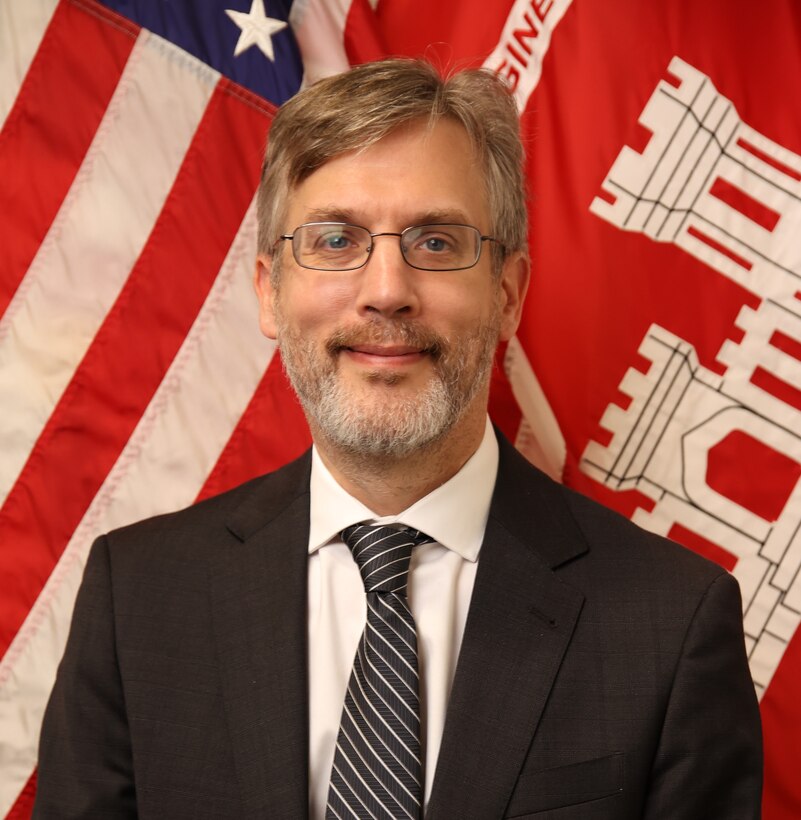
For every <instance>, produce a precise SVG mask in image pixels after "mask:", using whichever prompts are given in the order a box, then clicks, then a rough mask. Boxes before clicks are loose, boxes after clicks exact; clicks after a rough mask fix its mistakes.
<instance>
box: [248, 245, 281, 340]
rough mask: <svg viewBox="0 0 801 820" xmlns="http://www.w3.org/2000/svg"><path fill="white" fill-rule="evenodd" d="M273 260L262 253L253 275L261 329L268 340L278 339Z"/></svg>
mask: <svg viewBox="0 0 801 820" xmlns="http://www.w3.org/2000/svg"><path fill="white" fill-rule="evenodd" d="M272 267H273V258H272V257H271V256H267V254H264V253H260V254H259V255H258V256H257V257H256V270H255V272H254V274H253V286H254V287H255V289H256V296H257V298H258V300H259V327H260V328H261V332H262V333H263V334H264V335H265V336H266V337H267V338H268V339H276V338H278V334H277V332H276V329H275V304H274V302H275V289H274V288H273V285H272V281H271V279H270V272H271V271H272Z"/></svg>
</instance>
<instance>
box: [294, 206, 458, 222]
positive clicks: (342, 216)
mask: <svg viewBox="0 0 801 820" xmlns="http://www.w3.org/2000/svg"><path fill="white" fill-rule="evenodd" d="M304 221H305V222H347V223H348V224H349V225H361V223H362V219H361V218H360V217H357V216H355V212H354V211H350V210H343V209H342V208H339V207H337V206H334V205H328V206H325V207H322V208H312V209H311V210H309V211H307V212H306V215H305V217H304ZM407 222H408V224H407V225H405V226H404V227H411V226H412V225H437V224H439V225H471V224H472V223H471V222H470V219H469V217H468V216H467V214H465V212H464V211H460V210H459V209H457V208H453V209H450V208H446V209H437V210H431V211H422V212H419V213H417V214H416V215H415V216H414V217H412V218H411V219H410V220H407ZM365 227H366V226H365Z"/></svg>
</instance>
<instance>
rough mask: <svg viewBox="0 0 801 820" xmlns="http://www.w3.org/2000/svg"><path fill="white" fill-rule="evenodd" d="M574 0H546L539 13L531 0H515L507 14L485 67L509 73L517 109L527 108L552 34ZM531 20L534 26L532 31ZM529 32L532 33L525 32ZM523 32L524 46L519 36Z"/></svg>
mask: <svg viewBox="0 0 801 820" xmlns="http://www.w3.org/2000/svg"><path fill="white" fill-rule="evenodd" d="M572 1H573V0H543V2H539V3H537V6H538V11H539V15H542V16H543V17H544V20H542V21H541V20H540V17H539V15H538V14H537V12H536V11H534V9H533V8H532V6H533V5H534V4H533V3H532V2H531V0H516V2H515V4H514V5H513V6H512V8H511V10H510V12H509V16H508V17H507V18H506V24H505V25H504V28H503V32H502V33H501V38H500V40H499V41H498V45H497V46H495V50H494V51H493V52H492V54H490V55H489V57H487V59H486V60H484V67H485V68H489V69H491V70H492V71H496V72H498V73H499V74H500V75H501V76H502V77H506V78H507V79H508V80H509V81H510V82H511V84H512V85H513V87H514V93H515V98H516V100H517V105H518V109H519V110H520V111H525V110H526V106H527V105H528V98H529V97H530V96H531V94H532V92H533V91H534V89H535V88H536V87H537V83H539V81H540V77H541V76H542V61H543V60H544V59H545V55H546V54H547V53H548V49H549V47H550V45H551V36H552V35H553V32H554V29H555V28H556V26H557V25H558V24H559V21H560V20H561V19H562V17H563V16H564V13H565V12H566V11H567V9H568V7H569V6H570V4H571V3H572ZM529 21H531V23H532V24H533V26H534V29H535V31H534V33H530V26H529ZM526 32H529V33H526ZM516 34H517V35H518V36H522V37H523V39H524V42H525V47H524V46H523V45H521V42H520V41H519V40H518V39H517V37H516Z"/></svg>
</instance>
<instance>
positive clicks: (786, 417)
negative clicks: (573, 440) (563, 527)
mask: <svg viewBox="0 0 801 820" xmlns="http://www.w3.org/2000/svg"><path fill="white" fill-rule="evenodd" d="M669 70H670V73H671V74H672V75H673V76H674V77H675V78H677V80H678V81H679V84H678V86H677V87H676V86H674V85H672V84H671V83H669V82H666V81H660V83H659V84H658V86H657V88H656V91H655V92H654V94H653V95H652V97H651V99H650V100H649V101H648V103H647V104H646V106H645V109H644V110H643V113H642V115H641V117H640V122H641V123H642V124H643V125H644V126H645V127H647V128H648V129H649V130H650V131H652V132H653V136H652V137H651V140H650V142H649V144H648V146H647V148H646V149H645V150H644V151H643V153H642V154H639V153H636V152H635V151H633V150H631V149H630V148H628V147H624V148H623V150H622V151H621V152H620V154H619V155H618V157H617V159H616V160H615V162H614V164H613V165H612V168H611V169H610V171H609V174H608V175H607V178H606V179H605V180H604V182H603V185H602V187H603V189H604V191H605V192H606V196H605V197H597V198H596V199H595V200H594V201H593V203H592V205H591V206H590V210H591V211H592V212H593V213H594V214H596V215H597V216H599V217H601V218H603V219H605V220H607V221H609V222H611V223H612V224H614V225H616V226H617V227H619V228H621V229H623V230H627V231H637V232H641V233H644V234H646V235H647V236H649V237H650V238H651V239H653V240H655V241H657V242H672V243H674V244H676V245H678V246H679V247H680V248H682V249H683V250H685V251H687V253H690V254H692V255H693V256H695V257H696V258H698V259H700V260H701V261H703V262H704V263H705V264H706V265H708V266H710V267H711V268H713V269H714V270H716V271H717V272H718V273H720V274H722V275H723V276H726V277H728V278H730V279H732V280H734V281H735V282H737V283H738V284H740V285H742V286H743V287H745V288H747V289H748V290H750V291H751V292H752V293H754V294H755V295H756V296H757V297H759V298H761V300H762V301H761V303H760V304H759V306H758V307H757V308H756V309H752V308H750V307H747V306H746V307H743V308H742V310H741V311H740V314H739V316H738V318H737V321H736V324H737V326H738V328H740V330H741V331H743V333H744V335H743V336H742V339H741V340H740V341H739V342H736V343H735V342H732V341H727V342H725V343H724V344H723V346H722V347H721V349H720V352H719V354H718V357H717V358H718V361H719V362H721V363H722V364H723V365H725V366H726V372H725V374H724V375H722V376H721V375H718V374H716V373H714V372H712V371H711V370H709V369H706V368H704V367H701V366H700V365H699V363H698V360H697V358H696V355H695V351H694V349H693V347H692V345H690V344H688V343H687V342H686V341H684V340H682V339H679V338H678V337H676V336H674V335H673V334H672V333H670V332H668V331H667V330H665V329H664V328H662V327H659V326H657V325H653V326H652V327H651V328H650V329H649V331H648V333H647V334H646V337H645V339H643V341H642V344H641V346H640V349H639V353H640V355H641V356H643V357H644V358H645V359H647V360H649V361H650V362H651V365H650V368H649V369H648V372H647V373H642V372H640V371H638V370H635V369H631V370H629V371H628V373H627V374H626V375H625V377H624V378H623V380H622V382H621V384H620V389H621V391H622V392H623V393H624V394H626V395H628V396H630V397H631V404H630V405H629V406H628V407H627V408H626V409H625V410H624V409H622V408H620V407H618V406H616V405H614V404H612V405H610V406H609V407H608V408H607V410H606V412H605V413H604V416H603V419H602V421H601V424H602V426H603V427H605V428H606V429H608V430H609V431H610V432H611V433H612V434H613V437H612V440H611V441H610V443H609V444H608V445H606V446H603V445H601V444H599V443H597V442H591V443H590V444H588V446H587V447H586V449H585V451H584V454H583V458H582V469H583V470H584V471H585V472H586V473H588V474H589V475H590V476H592V477H593V478H595V479H596V480H598V481H600V482H603V483H604V484H606V485H607V486H608V487H610V488H612V489H615V490H626V489H634V488H636V489H637V490H639V491H640V492H642V493H644V494H645V495H647V496H648V497H650V498H651V499H652V500H653V501H654V506H653V508H652V509H651V511H650V512H648V511H645V510H642V509H640V510H638V511H637V512H636V513H635V515H634V516H633V518H634V520H635V521H636V522H637V523H639V524H641V525H642V526H644V527H646V528H648V529H650V530H652V531H655V532H659V533H662V534H664V535H668V534H670V533H671V532H673V533H674V534H676V533H677V532H679V531H681V530H683V531H685V532H687V531H689V533H691V534H692V535H694V536H696V537H698V536H700V537H701V538H702V539H703V540H705V541H706V542H711V543H712V544H713V545H716V546H717V547H719V548H720V549H721V551H722V554H724V555H725V554H728V556H729V557H730V559H731V560H730V561H729V562H728V563H729V566H730V568H731V569H732V571H733V573H734V575H735V576H737V579H738V581H739V582H740V586H741V588H742V592H743V605H744V624H745V632H746V641H747V645H748V653H749V659H750V665H751V672H752V675H753V678H754V683H755V685H756V688H757V691H758V692H759V694H760V695H762V694H763V693H764V691H765V689H766V688H767V686H768V684H769V683H770V680H771V677H772V676H773V674H774V672H775V671H776V668H777V667H778V665H779V661H780V660H781V657H782V654H783V653H784V650H785V649H786V647H787V644H788V643H789V641H790V639H791V638H792V636H793V634H794V633H795V631H796V629H797V628H798V625H799V623H801V157H799V156H798V155H796V154H794V153H792V152H790V151H788V150H787V149H785V148H783V147H782V146H780V145H777V144H776V143H774V142H772V141H771V140H769V139H767V138H766V137H765V136H763V135H762V134H759V133H757V132H756V131H754V130H753V129H752V128H750V127H749V126H747V125H746V124H745V123H743V122H742V121H741V120H740V118H739V116H738V114H737V111H736V110H735V108H734V106H733V105H732V103H731V102H730V101H729V100H727V99H726V98H725V97H723V96H721V95H720V94H719V93H718V92H717V91H716V89H715V87H714V85H713V84H712V83H711V81H710V80H709V78H708V77H706V76H704V75H703V74H701V73H700V72H698V71H697V70H696V69H694V68H693V67H692V66H690V65H688V64H687V63H685V62H683V61H682V60H680V59H678V58H677V57H675V58H674V59H673V60H672V61H671V63H670V68H669ZM609 200H613V201H611V202H610V201H609ZM735 442H736V444H737V447H738V448H739V450H737V451H738V452H748V453H751V454H753V455H755V457H756V459H757V461H760V453H761V454H762V455H763V456H764V457H765V459H764V460H762V463H768V464H771V465H779V467H780V469H779V470H778V471H777V473H776V474H774V475H772V476H771V482H772V485H776V484H777V483H779V484H780V483H781V482H782V481H783V482H784V483H783V487H782V489H781V490H780V491H779V492H778V495H777V491H776V489H775V487H774V490H773V493H774V496H776V497H773V498H771V499H770V503H768V504H767V505H766V504H765V503H759V504H758V503H750V501H749V498H748V495H749V493H750V494H751V496H752V497H754V498H755V497H756V495H757V494H758V492H759V490H760V489H761V488H760V487H759V486H757V483H758V482H760V475H759V474H757V473H755V472H753V471H752V467H751V464H749V463H743V464H739V465H735V466H734V467H733V468H732V469H735V470H737V472H738V474H739V477H738V479H737V481H738V482H739V485H740V489H738V490H737V491H736V492H734V491H731V490H730V487H734V484H735V483H737V482H731V484H730V485H729V484H727V485H726V486H720V485H718V486H710V483H709V481H710V478H709V476H710V472H709V467H710V464H711V463H712V461H715V460H716V459H717V460H718V461H717V462H716V463H719V457H720V454H721V453H724V452H725V451H726V450H727V448H728V450H729V452H732V448H731V447H730V445H732V444H733V443H735ZM743 445H745V447H743ZM713 474H714V471H713ZM779 474H780V475H779ZM763 478H764V475H763ZM713 483H714V482H713ZM743 483H744V485H745V489H744V490H743V489H742V487H743ZM763 501H764V500H763ZM724 551H725V552H724ZM724 563H726V562H725V561H724Z"/></svg>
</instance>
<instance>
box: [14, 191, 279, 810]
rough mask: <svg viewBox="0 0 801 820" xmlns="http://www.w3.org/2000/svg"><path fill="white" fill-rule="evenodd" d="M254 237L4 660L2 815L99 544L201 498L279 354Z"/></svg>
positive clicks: (248, 228)
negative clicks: (267, 329) (266, 321)
mask: <svg viewBox="0 0 801 820" xmlns="http://www.w3.org/2000/svg"><path fill="white" fill-rule="evenodd" d="M255 234H256V231H255V215H254V206H253V205H251V207H250V209H249V211H248V214H247V216H246V218H245V220H244V221H243V224H242V227H241V229H240V232H239V234H238V236H237V238H236V239H235V240H234V242H233V244H232V246H231V249H230V251H229V253H228V257H227V259H226V261H225V263H224V265H223V267H222V269H221V273H220V274H219V276H218V278H217V281H216V282H215V284H214V286H213V288H212V290H211V292H210V293H209V296H208V298H207V300H206V303H205V304H204V306H203V308H202V310H201V312H200V314H199V315H198V318H197V320H196V322H195V324H194V325H193V327H192V329H191V331H190V333H189V334H188V336H187V338H186V340H185V341H184V344H183V346H182V347H181V350H180V351H179V353H178V355H177V356H176V358H175V360H174V361H173V363H172V365H171V367H170V369H169V371H168V372H167V375H166V378H165V379H164V381H162V383H161V385H160V386H159V389H158V391H157V392H156V394H155V395H154V397H153V400H152V401H151V403H150V405H149V407H148V408H147V411H146V412H145V413H144V415H143V416H142V419H141V420H140V422H139V424H138V426H137V428H136V430H135V431H134V433H133V435H132V436H131V438H130V440H129V441H128V444H127V445H126V447H125V449H124V451H123V452H122V454H121V455H120V458H119V459H118V460H117V463H116V464H115V466H114V468H113V469H112V470H111V472H110V473H109V475H108V476H107V478H106V480H105V482H104V483H103V486H102V487H101V489H100V492H99V493H98V494H97V496H95V498H94V500H93V502H92V504H91V506H90V507H89V509H88V511H87V513H86V515H85V516H84V518H83V520H82V521H81V523H80V525H79V526H78V527H77V529H76V530H75V533H74V534H73V537H72V539H71V540H70V543H69V544H68V546H67V548H66V550H65V551H64V554H63V555H62V557H61V560H60V561H59V562H58V564H57V566H56V568H55V570H54V572H53V573H52V575H51V576H50V578H49V580H48V582H47V584H46V586H45V588H44V590H43V591H42V593H41V595H40V596H39V598H38V600H37V601H36V604H35V605H34V606H33V608H32V609H31V611H30V613H29V614H28V617H27V619H26V621H25V623H24V624H23V626H22V628H21V629H20V631H19V632H18V634H17V635H16V637H15V638H14V641H13V642H12V644H11V646H10V647H9V649H8V651H7V652H6V654H5V656H4V657H3V659H2V661H0V737H2V739H3V743H2V744H0V817H3V816H5V813H6V812H7V811H8V809H9V808H10V806H11V805H12V804H13V802H14V800H15V799H16V797H17V795H18V794H19V790H20V789H21V788H22V786H23V785H24V783H25V782H26V781H27V779H28V777H29V776H30V773H31V771H32V770H33V767H34V765H35V762H36V754H37V746H38V734H39V726H40V723H41V718H42V714H43V712H44V707H45V704H46V701H47V697H48V695H49V690H50V688H51V686H52V683H53V680H54V679H55V673H56V667H57V665H58V662H59V660H60V658H61V655H62V653H63V651H64V645H65V643H66V634H67V629H68V626H69V622H70V616H71V612H72V607H73V603H74V600H75V594H76V592H77V588H78V585H79V583H80V579H81V575H82V573H83V567H84V564H85V562H86V556H87V553H88V550H89V547H90V545H91V542H92V540H93V539H94V537H95V536H96V535H98V534H99V533H100V532H103V531H105V530H108V529H109V528H112V527H115V526H118V525H120V524H123V523H127V522H129V521H132V520H134V519H137V518H141V517H143V516H147V515H153V514H155V513H158V512H164V511H165V510H168V509H174V508H176V507H181V506H185V505H186V504H188V503H191V502H192V501H193V500H194V498H195V497H196V495H197V493H198V491H199V490H200V488H201V487H202V485H203V483H204V481H205V480H206V478H207V476H208V474H209V471H210V470H211V469H212V467H213V466H214V463H215V462H216V460H217V458H218V457H219V453H220V452H221V450H222V449H223V447H224V446H225V444H226V442H227V441H228V438H229V437H230V433H231V430H232V429H233V428H234V426H235V425H236V423H237V421H238V420H239V418H240V417H241V415H242V412H243V411H244V409H245V407H246V406H247V403H248V401H249V400H250V397H251V396H252V394H253V391H254V390H255V388H256V386H257V384H258V382H259V380H260V378H261V376H262V374H263V372H264V370H265V368H266V366H267V364H268V363H269V361H270V358H271V356H272V354H273V350H274V346H273V345H272V344H271V343H269V342H267V340H266V339H264V338H263V337H262V336H261V335H260V333H259V331H258V320H257V311H256V304H255V298H254V296H253V294H252V291H251V286H250V280H251V274H252V260H253V256H254V253H255ZM210 385H211V386H210Z"/></svg>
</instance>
